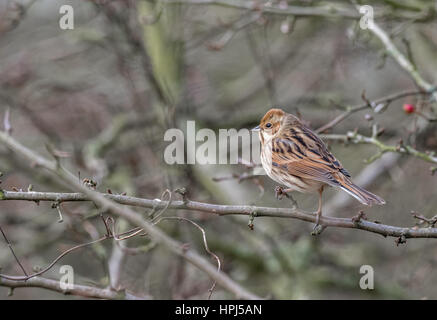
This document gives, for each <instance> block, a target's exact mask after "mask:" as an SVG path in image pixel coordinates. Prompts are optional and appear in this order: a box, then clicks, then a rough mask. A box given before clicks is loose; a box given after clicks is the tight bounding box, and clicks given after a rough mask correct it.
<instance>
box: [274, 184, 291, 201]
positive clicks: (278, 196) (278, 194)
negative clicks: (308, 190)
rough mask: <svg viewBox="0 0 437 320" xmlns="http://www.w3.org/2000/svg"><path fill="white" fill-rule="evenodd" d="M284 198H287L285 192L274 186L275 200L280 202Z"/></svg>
mask: <svg viewBox="0 0 437 320" xmlns="http://www.w3.org/2000/svg"><path fill="white" fill-rule="evenodd" d="M284 196H286V197H287V196H288V194H287V193H286V192H284V188H282V187H281V186H276V188H275V198H276V199H278V200H282V199H283V198H284Z"/></svg>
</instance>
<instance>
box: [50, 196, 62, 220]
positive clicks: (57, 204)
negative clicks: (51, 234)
mask: <svg viewBox="0 0 437 320" xmlns="http://www.w3.org/2000/svg"><path fill="white" fill-rule="evenodd" d="M52 209H56V210H57V211H58V215H59V220H58V223H62V222H63V221H64V218H63V217H62V212H61V201H56V202H54V203H52Z"/></svg>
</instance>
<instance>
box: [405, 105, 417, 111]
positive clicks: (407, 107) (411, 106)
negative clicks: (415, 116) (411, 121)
mask: <svg viewBox="0 0 437 320" xmlns="http://www.w3.org/2000/svg"><path fill="white" fill-rule="evenodd" d="M404 111H405V113H413V112H414V111H416V108H415V107H414V105H412V104H408V103H406V104H404Z"/></svg>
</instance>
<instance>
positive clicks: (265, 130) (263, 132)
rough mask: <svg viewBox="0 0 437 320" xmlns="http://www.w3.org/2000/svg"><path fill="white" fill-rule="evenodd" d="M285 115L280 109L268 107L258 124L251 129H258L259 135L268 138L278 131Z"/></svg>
mask: <svg viewBox="0 0 437 320" xmlns="http://www.w3.org/2000/svg"><path fill="white" fill-rule="evenodd" d="M285 115H286V113H285V112H284V111H282V110H281V109H270V110H269V111H267V113H266V114H265V115H264V117H263V118H262V119H261V122H260V124H259V126H256V127H255V128H253V129H252V130H253V131H259V133H260V137H262V138H264V139H266V140H269V139H270V138H271V137H273V136H274V135H275V134H276V133H277V132H278V131H279V129H280V127H281V123H282V120H283V119H284V117H285Z"/></svg>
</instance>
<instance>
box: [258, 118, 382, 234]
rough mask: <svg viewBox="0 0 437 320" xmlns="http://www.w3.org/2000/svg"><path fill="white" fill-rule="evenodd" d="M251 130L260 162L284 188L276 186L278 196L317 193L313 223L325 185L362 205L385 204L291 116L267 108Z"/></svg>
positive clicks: (320, 141) (319, 214)
mask: <svg viewBox="0 0 437 320" xmlns="http://www.w3.org/2000/svg"><path fill="white" fill-rule="evenodd" d="M252 130H255V131H259V138H260V140H261V163H262V166H263V168H264V170H265V171H266V173H267V175H268V176H269V177H270V178H271V179H273V180H274V181H276V182H278V183H280V184H282V185H284V186H286V187H287V189H282V188H281V187H277V189H276V195H277V196H278V193H279V194H281V193H285V194H286V193H287V192H291V191H299V192H303V193H318V194H319V207H318V209H317V211H316V212H315V214H316V226H318V225H319V221H320V217H321V215H322V193H323V188H324V187H325V186H332V187H337V188H340V189H342V190H343V191H346V192H347V193H348V194H350V195H351V196H353V197H354V198H356V199H357V200H358V201H360V202H361V203H362V204H365V205H372V204H379V205H382V204H384V203H385V201H384V200H383V199H382V198H380V197H378V196H377V195H374V194H373V193H370V192H369V191H367V190H364V189H363V188H361V187H359V186H357V185H356V184H354V183H353V182H352V180H351V176H350V174H349V172H347V171H346V169H345V168H343V166H342V165H341V163H340V162H339V161H338V160H337V159H336V158H335V157H334V156H333V155H332V153H331V152H330V151H329V150H328V148H327V147H326V145H325V144H324V143H323V141H322V140H321V139H320V138H319V137H318V136H317V135H316V134H315V133H314V132H313V131H312V130H311V129H309V128H308V127H306V126H305V125H304V124H303V123H302V122H301V121H300V120H299V119H298V118H297V117H295V116H294V115H292V114H289V113H286V112H284V111H283V110H281V109H270V110H269V111H268V112H267V113H266V114H265V115H264V117H263V118H262V119H261V122H260V124H259V126H257V127H255V128H253V129H252Z"/></svg>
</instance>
